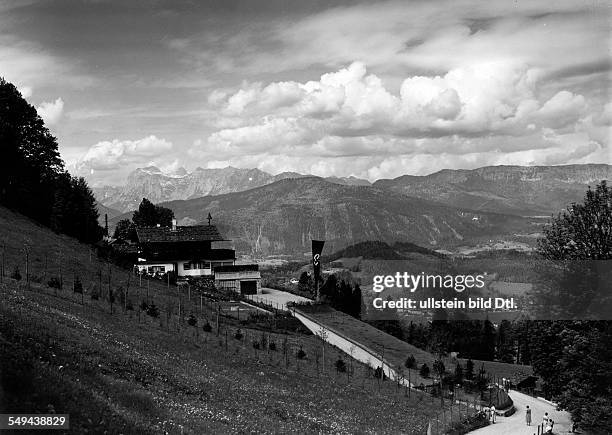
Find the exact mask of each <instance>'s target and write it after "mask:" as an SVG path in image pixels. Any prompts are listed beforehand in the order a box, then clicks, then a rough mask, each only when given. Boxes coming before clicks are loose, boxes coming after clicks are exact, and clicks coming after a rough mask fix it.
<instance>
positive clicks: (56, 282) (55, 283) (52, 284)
mask: <svg viewBox="0 0 612 435" xmlns="http://www.w3.org/2000/svg"><path fill="white" fill-rule="evenodd" d="M47 285H48V286H49V287H51V288H56V289H61V288H62V283H61V281H60V280H59V278H57V277H55V276H54V277H51V279H50V280H49V281H48V282H47Z"/></svg>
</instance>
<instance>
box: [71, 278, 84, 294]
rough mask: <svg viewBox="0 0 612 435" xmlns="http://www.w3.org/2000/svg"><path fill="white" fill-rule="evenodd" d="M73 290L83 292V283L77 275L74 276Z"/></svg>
mask: <svg viewBox="0 0 612 435" xmlns="http://www.w3.org/2000/svg"><path fill="white" fill-rule="evenodd" d="M73 291H74V292H75V293H83V283H81V279H80V278H79V277H78V276H75V277H74V285H73Z"/></svg>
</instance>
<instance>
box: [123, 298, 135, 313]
mask: <svg viewBox="0 0 612 435" xmlns="http://www.w3.org/2000/svg"><path fill="white" fill-rule="evenodd" d="M125 309H126V310H128V311H133V310H134V304H132V300H131V299H128V300H127V302H126V303H125Z"/></svg>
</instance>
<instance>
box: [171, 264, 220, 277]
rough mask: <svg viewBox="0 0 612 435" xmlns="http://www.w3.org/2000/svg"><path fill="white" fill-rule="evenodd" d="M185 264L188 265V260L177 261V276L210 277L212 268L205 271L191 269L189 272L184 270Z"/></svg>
mask: <svg viewBox="0 0 612 435" xmlns="http://www.w3.org/2000/svg"><path fill="white" fill-rule="evenodd" d="M185 263H189V260H179V261H177V265H178V271H177V274H178V276H206V275H212V274H213V272H212V268H210V267H209V268H205V269H193V267H192V268H191V269H189V270H185V267H184V265H185Z"/></svg>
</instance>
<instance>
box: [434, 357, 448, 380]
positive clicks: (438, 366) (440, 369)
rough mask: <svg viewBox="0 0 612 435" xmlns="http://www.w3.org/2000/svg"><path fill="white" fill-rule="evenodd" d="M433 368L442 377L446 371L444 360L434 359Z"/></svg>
mask: <svg viewBox="0 0 612 435" xmlns="http://www.w3.org/2000/svg"><path fill="white" fill-rule="evenodd" d="M433 369H434V372H436V373H437V374H438V375H439V376H440V377H442V375H443V374H444V372H445V371H446V368H445V367H444V363H443V362H442V360H439V359H437V360H435V361H434V363H433Z"/></svg>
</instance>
